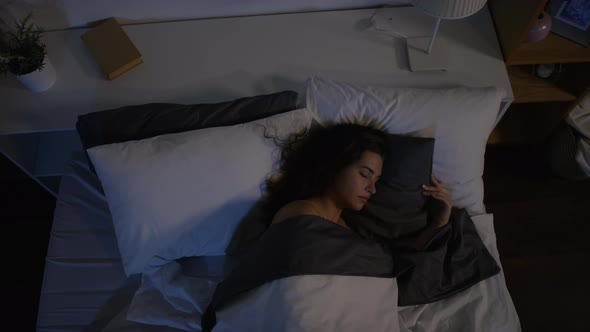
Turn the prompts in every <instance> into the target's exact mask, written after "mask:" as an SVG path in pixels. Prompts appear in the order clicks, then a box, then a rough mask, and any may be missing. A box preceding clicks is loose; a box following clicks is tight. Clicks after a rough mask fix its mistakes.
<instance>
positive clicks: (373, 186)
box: [367, 181, 377, 195]
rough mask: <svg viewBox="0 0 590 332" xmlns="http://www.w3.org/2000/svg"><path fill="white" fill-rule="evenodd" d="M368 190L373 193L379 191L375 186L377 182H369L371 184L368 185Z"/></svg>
mask: <svg viewBox="0 0 590 332" xmlns="http://www.w3.org/2000/svg"><path fill="white" fill-rule="evenodd" d="M367 191H368V192H369V194H371V195H373V194H374V193H375V192H377V189H376V188H375V183H373V181H371V182H370V183H369V186H368V187H367Z"/></svg>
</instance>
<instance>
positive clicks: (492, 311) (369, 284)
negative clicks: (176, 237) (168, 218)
mask: <svg viewBox="0 0 590 332" xmlns="http://www.w3.org/2000/svg"><path fill="white" fill-rule="evenodd" d="M472 219H473V222H474V224H475V226H476V228H477V231H478V232H479V234H480V236H481V238H482V240H483V242H484V243H485V245H486V247H487V248H488V250H489V251H490V253H491V254H492V256H493V257H494V258H495V259H496V261H497V262H498V264H499V263H500V260H499V254H498V250H497V247H496V237H495V233H494V226H493V215H492V214H482V215H477V216H473V217H472ZM214 287H215V282H214V280H213V279H211V278H192V277H188V276H186V275H184V274H183V273H182V271H181V269H180V264H179V263H177V262H169V263H167V264H164V265H162V266H159V267H156V268H154V269H151V270H150V271H149V272H147V273H145V274H144V275H143V278H142V284H141V286H140V289H139V290H138V292H137V293H136V295H135V298H134V299H133V302H132V304H131V307H130V308H129V313H128V316H127V318H128V319H129V320H133V321H136V322H142V323H145V324H152V325H159V326H162V327H164V326H167V327H175V328H178V329H182V330H186V331H200V330H201V329H200V320H201V314H202V313H203V312H204V310H205V309H206V304H207V303H208V301H209V298H210V296H211V294H212V292H213V290H214ZM148 307H151V309H149V310H148ZM398 321H399V323H397V322H398ZM285 322H291V323H290V324H287V325H283V324H285ZM320 323H321V325H318V324H320ZM354 324H356V325H354ZM235 326H240V327H241V328H240V329H235V328H234V329H232V328H231V327H235ZM262 326H264V327H265V328H261V327H262ZM318 326H321V328H319V327H318ZM245 327H248V328H245ZM244 328H245V329H244ZM236 330H237V331H240V330H241V331H245V330H259V331H265V330H268V331H277V330H280V331H317V330H322V331H347V330H348V331H357V330H366V331H414V332H418V331H483V332H485V331H490V332H491V331H520V322H519V319H518V316H517V314H516V311H515V309H514V305H513V303H512V299H511V297H510V294H509V293H508V289H507V288H506V283H505V280H504V275H503V273H502V272H500V273H499V274H497V275H495V276H493V277H491V278H489V279H486V280H484V281H482V282H480V283H478V284H477V285H475V286H473V287H471V288H469V289H467V290H465V291H462V292H461V293H459V294H457V295H455V296H452V297H450V298H447V299H445V300H442V301H439V302H435V303H431V304H426V305H418V306H411V307H399V308H398V307H397V284H396V283H395V280H390V279H389V280H388V279H380V278H367V277H342V276H340V277H337V276H300V277H292V278H285V279H282V280H277V281H274V282H272V283H269V284H265V285H264V286H262V287H259V288H257V289H255V290H253V291H251V292H249V293H248V294H247V296H245V297H242V298H240V299H239V300H238V301H236V302H235V303H234V304H233V305H232V306H230V307H228V308H226V309H224V310H222V311H220V312H218V323H217V326H216V328H215V329H214V331H236Z"/></svg>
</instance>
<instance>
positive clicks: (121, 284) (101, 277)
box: [37, 153, 139, 331]
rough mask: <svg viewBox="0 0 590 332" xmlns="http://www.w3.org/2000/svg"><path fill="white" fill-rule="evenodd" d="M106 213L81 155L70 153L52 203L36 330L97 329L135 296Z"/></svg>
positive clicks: (133, 280) (96, 183)
mask: <svg viewBox="0 0 590 332" xmlns="http://www.w3.org/2000/svg"><path fill="white" fill-rule="evenodd" d="M108 211H109V209H108V205H107V202H106V200H105V198H104V195H103V194H102V191H101V189H100V183H99V181H98V178H97V177H96V176H95V175H94V173H92V172H91V171H90V170H89V167H88V163H87V162H86V157H85V156H84V154H82V153H80V154H74V155H73V157H72V159H71V160H70V162H69V163H68V165H67V166H66V169H65V174H64V175H63V177H62V180H61V186H60V190H59V195H58V198H57V202H56V208H55V212H54V219H53V225H52V228H51V235H50V239H49V247H48V250H47V257H46V260H45V271H44V275H43V285H42V289H41V297H40V302H39V311H38V316H37V331H80V330H83V329H84V330H100V329H102V327H103V326H104V325H105V324H106V323H107V322H108V321H110V319H111V317H112V316H113V315H114V314H115V313H118V312H120V311H121V308H123V307H124V306H125V305H127V304H128V303H129V301H130V299H131V297H132V296H133V294H134V293H135V290H136V289H137V287H138V285H139V276H132V277H130V278H127V277H126V276H125V273H124V272H123V266H122V264H121V259H120V256H119V252H118V248H117V242H116V238H115V233H114V229H113V225H112V222H111V216H110V214H109V212H108Z"/></svg>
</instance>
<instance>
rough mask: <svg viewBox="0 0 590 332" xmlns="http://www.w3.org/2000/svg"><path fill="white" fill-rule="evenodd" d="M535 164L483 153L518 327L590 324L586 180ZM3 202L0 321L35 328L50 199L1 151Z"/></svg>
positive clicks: (510, 152) (512, 154)
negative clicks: (554, 173)
mask: <svg viewBox="0 0 590 332" xmlns="http://www.w3.org/2000/svg"><path fill="white" fill-rule="evenodd" d="M539 165H542V161H541V160H540V159H539V154H538V153H537V151H536V150H535V149H506V148H490V149H489V150H488V153H487V154H486V171H485V175H484V182H485V186H486V187H485V188H486V205H487V207H488V210H489V212H492V213H494V215H495V227H496V233H497V238H498V248H499V250H500V255H501V258H502V264H503V265H504V273H505V275H506V281H507V284H508V288H509V290H510V292H511V294H512V297H513V300H514V303H515V306H516V309H517V311H518V313H519V316H520V319H521V323H522V327H523V331H535V332H537V331H568V332H573V331H588V328H589V327H590V305H588V301H587V299H588V298H590V241H588V240H587V238H588V235H589V234H590V179H589V180H584V181H566V180H560V179H557V178H555V177H553V176H551V175H550V174H548V171H547V170H546V169H544V168H543V167H542V166H539ZM0 204H2V209H1V211H2V213H1V215H2V223H3V229H4V230H5V232H4V233H3V234H5V238H4V240H5V241H12V244H10V245H5V246H4V247H5V248H6V249H5V250H4V253H5V255H4V257H8V265H7V266H10V269H9V271H10V273H8V275H7V276H6V274H5V275H4V276H3V278H7V279H8V280H7V282H3V283H2V288H3V289H2V290H1V291H2V294H8V296H3V298H5V299H8V300H7V301H5V306H4V307H5V308H8V312H6V309H4V310H3V313H6V317H2V321H3V323H2V325H3V327H6V326H14V327H15V328H14V329H13V330H15V331H16V330H18V331H34V326H35V318H36V308H37V304H38V298H39V289H40V286H41V280H42V271H43V262H44V256H45V254H46V248H47V240H48V237H49V231H50V226H51V219H52V213H53V209H54V206H55V199H54V198H53V197H52V196H51V195H49V194H48V193H46V192H45V191H44V190H43V189H41V187H39V186H37V185H36V184H35V183H34V182H33V181H32V180H30V179H28V178H27V177H26V176H25V175H24V174H22V173H20V171H18V170H17V169H16V168H15V167H14V166H13V165H12V164H10V163H9V162H8V161H7V160H6V159H4V157H2V156H1V155H0ZM24 248H26V249H28V251H25V250H23V249H24ZM14 253H18V254H14ZM7 321H8V325H6V322H7Z"/></svg>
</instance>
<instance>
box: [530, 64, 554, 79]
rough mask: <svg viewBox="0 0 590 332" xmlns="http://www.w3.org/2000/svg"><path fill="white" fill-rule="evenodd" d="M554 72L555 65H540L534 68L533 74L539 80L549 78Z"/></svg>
mask: <svg viewBox="0 0 590 332" xmlns="http://www.w3.org/2000/svg"><path fill="white" fill-rule="evenodd" d="M554 71H555V65H554V64H552V63H548V64H540V65H538V66H535V74H536V75H537V76H538V77H540V78H549V77H551V75H553V72H554Z"/></svg>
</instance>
